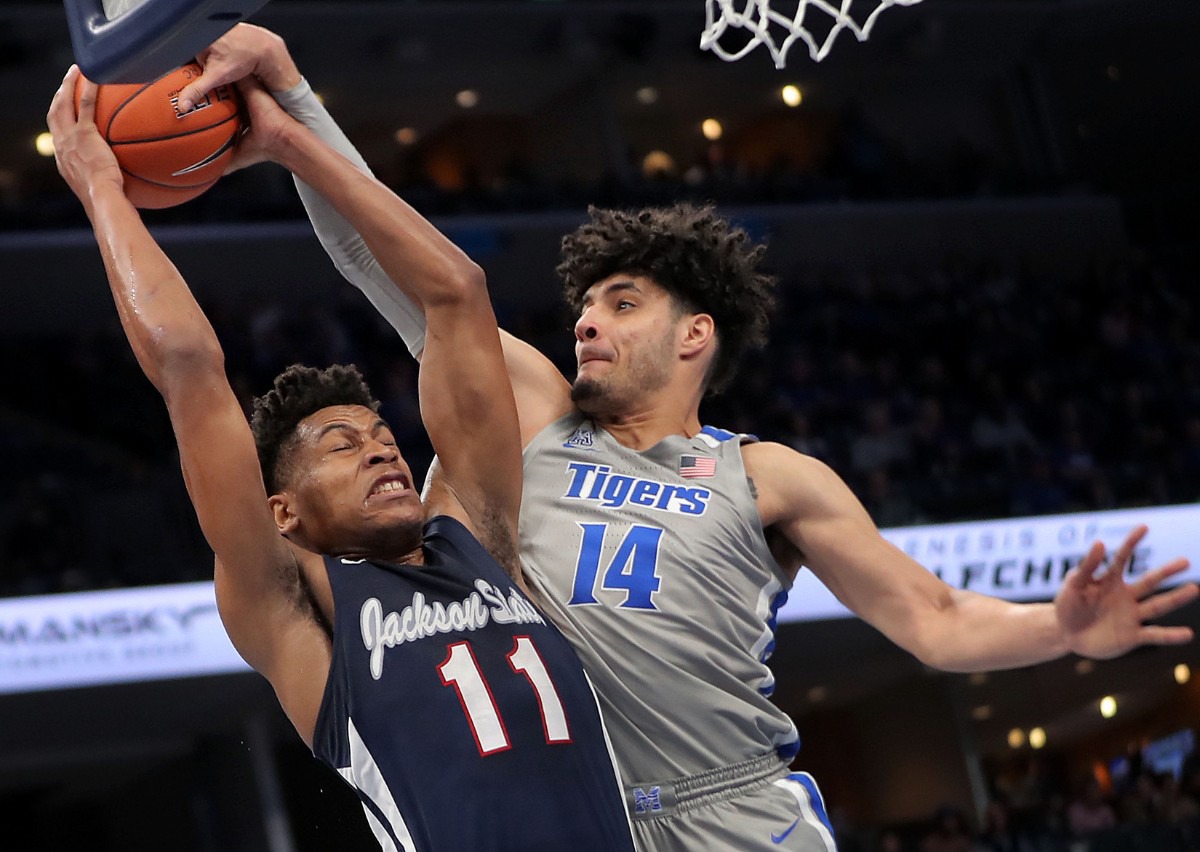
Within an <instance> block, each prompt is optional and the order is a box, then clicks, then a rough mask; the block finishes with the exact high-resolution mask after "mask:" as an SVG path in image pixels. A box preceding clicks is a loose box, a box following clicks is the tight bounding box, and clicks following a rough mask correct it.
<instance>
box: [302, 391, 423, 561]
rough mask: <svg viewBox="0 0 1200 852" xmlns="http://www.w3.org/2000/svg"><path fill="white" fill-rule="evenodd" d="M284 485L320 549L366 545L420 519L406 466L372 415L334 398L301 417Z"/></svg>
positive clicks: (385, 428)
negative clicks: (337, 402) (290, 473)
mask: <svg viewBox="0 0 1200 852" xmlns="http://www.w3.org/2000/svg"><path fill="white" fill-rule="evenodd" d="M293 452H295V453H296V458H295V473H294V475H293V477H292V483H291V485H290V487H289V489H288V490H289V491H291V492H292V493H293V494H294V495H295V498H296V507H297V513H298V514H299V516H300V519H301V523H302V525H303V527H304V531H305V536H306V538H308V539H309V540H310V541H312V543H313V544H316V545H319V546H320V547H321V549H322V551H323V552H329V553H338V552H350V551H364V552H370V550H371V549H372V548H374V547H375V546H378V545H381V544H382V543H383V539H382V538H381V536H382V537H384V538H386V534H387V533H388V532H389V531H395V530H400V531H405V532H407V528H408V527H410V526H411V525H413V524H416V525H417V527H418V528H419V525H420V523H421V521H422V520H423V507H422V505H421V500H420V496H419V495H418V494H417V492H416V491H415V490H414V488H413V480H412V472H411V471H410V470H409V468H408V465H407V464H405V462H404V459H403V457H402V456H401V455H400V451H399V450H398V449H397V447H396V440H395V438H394V437H393V435H392V432H391V430H390V429H389V428H388V426H387V424H386V423H385V422H384V421H383V419H382V418H380V417H379V415H378V414H376V413H375V412H373V411H371V409H369V408H366V407H365V406H361V405H335V406H330V407H328V408H322V409H321V410H319V411H317V412H315V413H313V414H311V415H309V416H308V417H306V418H305V419H304V420H302V421H300V423H299V425H297V427H296V435H295V449H294V450H293Z"/></svg>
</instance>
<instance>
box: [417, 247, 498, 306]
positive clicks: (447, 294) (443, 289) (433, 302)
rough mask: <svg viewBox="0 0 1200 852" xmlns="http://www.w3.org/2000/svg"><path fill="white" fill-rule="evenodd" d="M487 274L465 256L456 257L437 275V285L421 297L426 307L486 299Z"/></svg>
mask: <svg viewBox="0 0 1200 852" xmlns="http://www.w3.org/2000/svg"><path fill="white" fill-rule="evenodd" d="M487 298H488V292H487V276H486V275H485V274H484V272H483V269H482V267H480V266H479V264H477V263H475V262H474V261H473V260H470V259H469V258H467V257H462V258H458V259H456V260H455V261H454V262H453V263H452V264H450V265H449V266H448V268H447V269H445V270H444V271H443V273H442V274H441V275H439V276H438V281H437V285H436V286H434V287H431V288H430V292H429V294H428V295H427V296H426V297H425V298H424V299H422V301H424V302H425V304H426V306H427V307H446V306H452V305H462V304H466V303H470V302H474V301H476V300H480V299H482V300H486V299H487Z"/></svg>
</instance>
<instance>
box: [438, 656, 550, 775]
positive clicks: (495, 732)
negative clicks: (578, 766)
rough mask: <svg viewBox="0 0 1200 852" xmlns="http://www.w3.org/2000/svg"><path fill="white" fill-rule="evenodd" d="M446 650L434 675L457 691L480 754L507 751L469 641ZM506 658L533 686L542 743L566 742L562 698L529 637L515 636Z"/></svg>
mask: <svg viewBox="0 0 1200 852" xmlns="http://www.w3.org/2000/svg"><path fill="white" fill-rule="evenodd" d="M448 650H449V653H448V654H447V655H446V660H445V662H443V663H442V664H441V665H440V666H438V674H440V675H441V677H442V684H443V685H445V686H453V687H454V688H455V690H456V691H457V692H458V700H459V702H461V704H462V708H463V713H464V714H465V715H466V717H467V723H468V724H470V726H471V732H472V734H474V736H475V745H476V746H477V747H478V748H479V754H480V756H481V757H487V756H488V755H489V754H495V753H496V752H501V751H507V750H508V749H509V748H511V743H510V742H509V738H508V730H507V728H505V726H504V719H503V718H502V717H501V716H500V710H499V708H497V707H496V701H495V699H494V698H493V697H492V689H491V687H490V686H489V685H488V682H487V681H486V680H485V679H484V677H483V672H481V671H480V670H479V663H478V661H476V659H475V652H474V651H473V650H472V649H471V643H470V642H455V643H454V644H452V645H450V647H449V649H448ZM507 659H508V664H509V666H511V667H512V670H513V671H514V672H515V673H517V674H523V675H525V678H526V679H527V680H528V681H529V684H530V686H532V687H533V691H534V694H535V695H536V696H537V700H538V707H539V709H540V710H541V713H542V731H543V733H544V734H545V735H546V742H547V743H551V744H553V743H569V742H570V741H571V730H570V728H569V727H568V725H567V714H566V713H565V712H564V711H563V706H562V699H560V698H559V697H558V690H557V689H555V687H554V681H553V680H551V679H550V673H549V672H548V671H546V664H545V663H544V662H542V657H541V655H540V654H539V653H538V651H537V648H536V647H535V646H534V644H533V639H531V638H530V637H528V636H518V637H516V641H515V642H514V643H513V649H512V651H510V652H509V653H508V656H507Z"/></svg>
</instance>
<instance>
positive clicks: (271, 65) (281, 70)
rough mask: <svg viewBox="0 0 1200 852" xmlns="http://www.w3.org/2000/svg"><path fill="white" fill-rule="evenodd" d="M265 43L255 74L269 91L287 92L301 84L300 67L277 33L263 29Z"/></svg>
mask: <svg viewBox="0 0 1200 852" xmlns="http://www.w3.org/2000/svg"><path fill="white" fill-rule="evenodd" d="M263 38H264V45H263V50H262V52H261V53H260V57H261V60H260V62H259V67H258V68H256V69H255V71H256V74H255V76H257V77H258V79H259V80H260V81H261V82H262V84H263V86H265V87H266V89H267V91H269V92H285V91H287V90H288V89H294V88H295V87H296V86H298V85H300V81H301V79H302V77H301V76H300V69H299V68H298V67H297V66H296V62H295V60H294V59H292V55H291V54H290V53H288V49H287V44H286V43H284V40H283V39H282V38H281V37H280V36H279V35H277V34H275V33H272V32H268V31H267V30H263Z"/></svg>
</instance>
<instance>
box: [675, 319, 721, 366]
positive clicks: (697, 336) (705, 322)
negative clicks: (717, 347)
mask: <svg viewBox="0 0 1200 852" xmlns="http://www.w3.org/2000/svg"><path fill="white" fill-rule="evenodd" d="M685 319H686V325H685V326H684V328H683V340H682V345H683V355H684V356H692V355H696V354H698V353H700V352H703V351H704V350H705V349H707V348H708V347H709V346H711V345H712V344H713V342H714V340H715V338H716V336H717V324H716V323H715V322H713V318H712V315H711V314H688V315H687V316H686V317H685Z"/></svg>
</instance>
